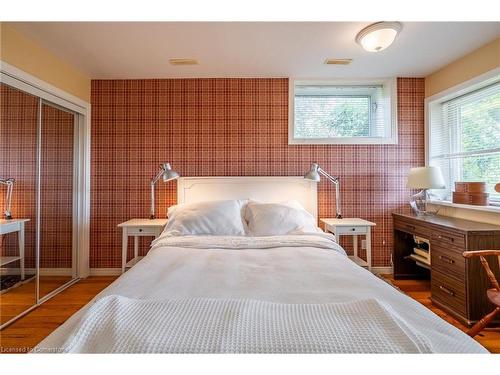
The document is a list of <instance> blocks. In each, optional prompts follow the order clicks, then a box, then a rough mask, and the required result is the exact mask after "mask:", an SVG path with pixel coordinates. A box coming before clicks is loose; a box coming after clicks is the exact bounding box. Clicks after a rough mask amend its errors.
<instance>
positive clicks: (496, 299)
mask: <svg viewBox="0 0 500 375" xmlns="http://www.w3.org/2000/svg"><path fill="white" fill-rule="evenodd" d="M489 255H496V256H497V257H498V266H499V267H500V250H478V251H465V252H464V253H463V256H464V257H465V258H472V257H479V260H480V261H481V264H482V265H483V268H484V270H485V271H486V274H487V275H488V278H489V279H490V282H491V285H492V286H493V288H492V289H488V290H487V291H486V296H487V297H488V300H489V301H490V302H491V303H492V304H493V305H494V306H496V308H495V309H494V310H493V311H492V312H490V313H489V314H488V315H485V316H484V317H483V318H482V319H481V320H480V321H478V322H477V323H476V324H474V326H472V328H471V329H469V330H468V331H467V334H468V335H469V336H470V337H474V336H476V335H477V334H478V333H479V332H481V331H482V330H483V329H484V328H485V327H486V326H487V325H488V324H489V323H490V322H491V321H492V320H493V318H495V316H496V315H497V314H498V313H500V286H499V284H498V280H497V279H496V277H495V275H494V274H493V271H491V268H490V266H489V264H488V261H487V260H486V258H485V256H489Z"/></svg>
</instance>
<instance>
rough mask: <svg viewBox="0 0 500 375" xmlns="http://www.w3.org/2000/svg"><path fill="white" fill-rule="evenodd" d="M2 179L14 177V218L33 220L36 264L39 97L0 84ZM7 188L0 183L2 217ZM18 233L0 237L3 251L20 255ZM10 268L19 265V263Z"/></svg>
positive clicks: (29, 230) (28, 259)
mask: <svg viewBox="0 0 500 375" xmlns="http://www.w3.org/2000/svg"><path fill="white" fill-rule="evenodd" d="M0 95H1V97H0V178H10V177H12V178H15V179H16V182H15V185H14V192H13V195H12V215H13V217H14V218H26V219H30V221H29V222H27V223H26V224H25V232H24V236H25V237H24V241H25V243H24V251H25V264H26V267H34V266H35V224H36V223H35V208H36V129H37V122H38V98H37V97H35V96H32V95H30V94H26V93H24V92H22V91H19V90H16V89H14V88H11V87H10V86H7V85H5V84H3V83H0ZM5 194H6V188H5V186H3V185H0V208H1V210H2V213H1V216H2V219H3V209H4V207H5ZM17 246H18V243H17V235H15V234H6V235H3V236H0V254H1V255H2V256H14V255H18V254H19V250H18V247H17ZM9 266H10V267H19V262H16V263H15V264H14V263H11V264H10V265H9Z"/></svg>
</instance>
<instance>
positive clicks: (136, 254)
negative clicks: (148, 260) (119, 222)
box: [134, 236, 139, 259]
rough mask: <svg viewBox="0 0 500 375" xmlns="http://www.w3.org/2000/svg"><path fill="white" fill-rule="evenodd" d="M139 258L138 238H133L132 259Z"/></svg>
mask: <svg viewBox="0 0 500 375" xmlns="http://www.w3.org/2000/svg"><path fill="white" fill-rule="evenodd" d="M138 256H139V236H135V237H134V259H135V258H137V257H138Z"/></svg>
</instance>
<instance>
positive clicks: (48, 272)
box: [0, 267, 73, 276]
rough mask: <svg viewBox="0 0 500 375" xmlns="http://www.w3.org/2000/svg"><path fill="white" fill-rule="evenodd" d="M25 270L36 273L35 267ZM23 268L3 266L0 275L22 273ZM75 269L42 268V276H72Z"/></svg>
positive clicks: (25, 270) (27, 272)
mask: <svg viewBox="0 0 500 375" xmlns="http://www.w3.org/2000/svg"><path fill="white" fill-rule="evenodd" d="M24 272H25V273H26V274H32V275H34V274H35V272H36V271H35V269H34V268H25V269H24ZM20 274H21V269H20V268H19V267H16V268H14V267H13V268H2V269H0V275H20ZM72 275H73V270H72V269H71V268H40V276H72Z"/></svg>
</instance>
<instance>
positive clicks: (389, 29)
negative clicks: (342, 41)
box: [356, 22, 403, 52]
mask: <svg viewBox="0 0 500 375" xmlns="http://www.w3.org/2000/svg"><path fill="white" fill-rule="evenodd" d="M402 28H403V25H402V24H401V23H400V22H377V23H374V24H372V25H370V26H368V27H365V28H364V29H363V30H361V31H360V32H359V33H358V35H356V43H358V44H359V45H360V46H361V47H363V48H364V49H365V50H367V51H368V52H380V51H382V50H384V49H386V48H387V47H389V46H390V45H391V44H392V42H394V39H396V36H397V35H398V34H399V32H400V31H401V29H402Z"/></svg>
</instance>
